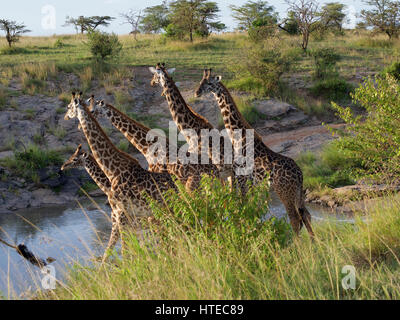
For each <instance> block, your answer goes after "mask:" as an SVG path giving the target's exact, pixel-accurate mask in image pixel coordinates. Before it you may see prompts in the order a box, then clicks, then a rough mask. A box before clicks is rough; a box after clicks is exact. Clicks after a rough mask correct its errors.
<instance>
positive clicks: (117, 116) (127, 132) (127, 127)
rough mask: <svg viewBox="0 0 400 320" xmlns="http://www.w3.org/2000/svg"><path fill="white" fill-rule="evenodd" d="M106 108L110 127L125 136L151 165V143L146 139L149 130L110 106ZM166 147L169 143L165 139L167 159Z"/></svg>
mask: <svg viewBox="0 0 400 320" xmlns="http://www.w3.org/2000/svg"><path fill="white" fill-rule="evenodd" d="M106 107H107V111H106V114H107V117H108V119H109V120H110V121H111V123H112V125H113V126H114V127H116V128H117V129H118V130H119V131H120V132H121V133H122V134H123V135H124V136H125V138H127V139H128V140H129V142H130V143H131V144H133V145H134V146H135V148H136V149H138V150H139V152H140V153H142V154H143V155H144V156H145V158H146V160H147V161H148V163H152V155H150V154H149V153H148V152H149V149H150V147H151V145H152V143H153V142H152V141H147V139H146V137H147V134H148V132H149V131H150V128H148V127H146V126H144V125H143V124H141V123H140V122H138V121H136V120H134V119H132V118H130V117H128V116H127V115H126V114H124V113H122V112H121V111H119V110H118V109H117V108H115V107H113V106H112V105H110V104H107V105H106ZM166 139H167V138H166ZM168 145H169V142H168V139H167V140H166V144H165V147H166V148H165V152H166V155H167V159H168V149H169V148H168Z"/></svg>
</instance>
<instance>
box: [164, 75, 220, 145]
mask: <svg viewBox="0 0 400 320" xmlns="http://www.w3.org/2000/svg"><path fill="white" fill-rule="evenodd" d="M162 87H163V94H164V95H165V98H166V99H167V102H168V107H169V110H170V112H171V115H172V119H173V120H174V122H175V123H176V125H177V127H178V129H179V130H180V131H182V130H187V129H192V130H195V131H196V133H197V135H198V137H200V130H201V129H213V128H214V127H213V126H212V125H211V124H210V123H209V122H208V121H207V119H205V118H204V117H202V116H201V115H199V114H198V113H197V112H195V111H194V110H193V109H192V108H191V107H190V106H189V105H188V104H187V103H186V101H185V100H184V99H183V97H182V95H181V93H180V91H179V89H178V88H177V87H176V85H175V83H174V82H173V80H172V79H166V80H165V81H163V82H162ZM186 138H188V137H186Z"/></svg>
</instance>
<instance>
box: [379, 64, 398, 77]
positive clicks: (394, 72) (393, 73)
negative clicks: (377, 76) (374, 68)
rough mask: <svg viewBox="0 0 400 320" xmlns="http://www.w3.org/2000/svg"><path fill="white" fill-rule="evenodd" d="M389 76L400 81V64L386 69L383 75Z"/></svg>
mask: <svg viewBox="0 0 400 320" xmlns="http://www.w3.org/2000/svg"><path fill="white" fill-rule="evenodd" d="M385 74H389V75H391V76H392V77H394V78H395V79H397V80H400V62H393V63H392V64H391V65H390V66H388V67H386V68H385V69H384V70H383V72H382V73H381V75H385Z"/></svg>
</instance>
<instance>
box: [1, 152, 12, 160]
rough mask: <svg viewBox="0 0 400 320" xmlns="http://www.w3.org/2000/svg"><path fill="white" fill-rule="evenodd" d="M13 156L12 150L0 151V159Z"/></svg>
mask: <svg viewBox="0 0 400 320" xmlns="http://www.w3.org/2000/svg"><path fill="white" fill-rule="evenodd" d="M13 156H14V152H13V151H3V152H0V159H4V158H12V157H13Z"/></svg>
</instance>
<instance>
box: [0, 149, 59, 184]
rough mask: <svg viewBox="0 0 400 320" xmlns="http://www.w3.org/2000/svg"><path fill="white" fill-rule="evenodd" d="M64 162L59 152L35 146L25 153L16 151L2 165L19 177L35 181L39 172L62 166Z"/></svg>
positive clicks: (1, 161) (2, 161)
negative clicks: (53, 166) (54, 166)
mask: <svg viewBox="0 0 400 320" xmlns="http://www.w3.org/2000/svg"><path fill="white" fill-rule="evenodd" d="M62 160H63V159H62V157H61V155H60V154H59V153H58V152H57V151H54V150H47V149H43V148H41V147H39V146H37V145H34V144H33V145H29V146H27V148H26V150H24V151H15V152H14V156H13V157H11V158H5V159H2V160H0V163H1V165H3V166H5V167H7V168H9V169H10V170H11V171H12V172H14V173H15V174H17V175H18V176H21V177H24V178H26V179H30V180H33V181H35V179H34V177H35V175H37V170H39V169H42V168H46V167H48V166H51V165H60V164H62Z"/></svg>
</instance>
